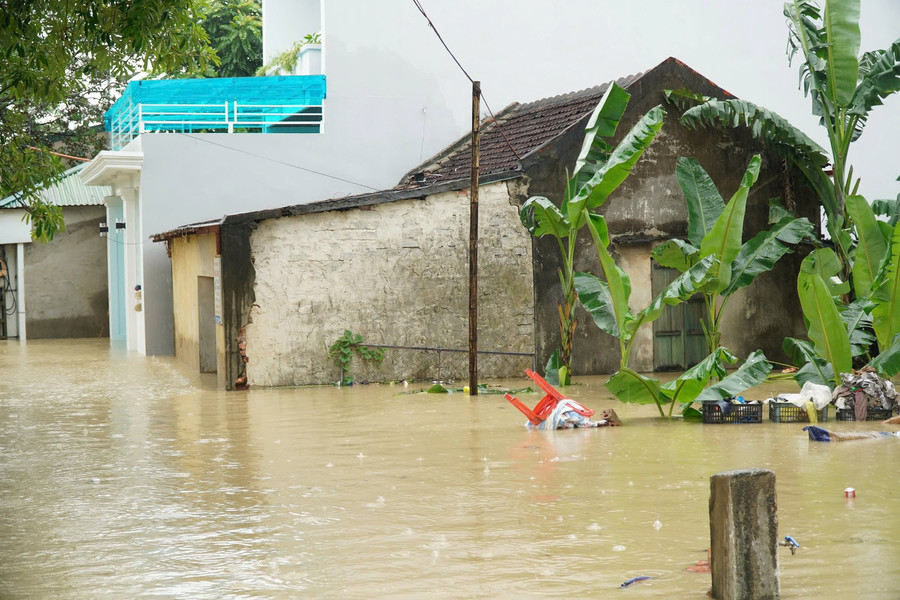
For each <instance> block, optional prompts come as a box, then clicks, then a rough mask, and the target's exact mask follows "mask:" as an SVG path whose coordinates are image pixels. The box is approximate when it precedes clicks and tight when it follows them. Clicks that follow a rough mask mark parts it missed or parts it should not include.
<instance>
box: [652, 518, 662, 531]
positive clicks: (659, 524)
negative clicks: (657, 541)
mask: <svg viewBox="0 0 900 600" xmlns="http://www.w3.org/2000/svg"><path fill="white" fill-rule="evenodd" d="M653 529H655V530H657V531H659V530H660V529H662V521H660V520H659V519H657V520H655V521H653Z"/></svg>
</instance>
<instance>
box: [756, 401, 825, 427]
mask: <svg viewBox="0 0 900 600" xmlns="http://www.w3.org/2000/svg"><path fill="white" fill-rule="evenodd" d="M818 418H819V421H820V422H821V421H827V420H828V407H827V406H826V407H825V408H823V409H821V410H820V411H819V417H818ZM769 420H770V421H772V422H774V423H809V413H807V412H806V409H805V408H803V407H801V406H797V405H796V404H791V403H790V402H769Z"/></svg>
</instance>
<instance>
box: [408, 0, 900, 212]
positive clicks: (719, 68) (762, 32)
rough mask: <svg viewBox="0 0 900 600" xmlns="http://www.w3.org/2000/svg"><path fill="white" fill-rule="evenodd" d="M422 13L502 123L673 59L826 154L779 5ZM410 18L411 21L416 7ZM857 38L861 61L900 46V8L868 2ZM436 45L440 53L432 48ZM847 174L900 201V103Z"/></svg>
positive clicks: (640, 3)
mask: <svg viewBox="0 0 900 600" xmlns="http://www.w3.org/2000/svg"><path fill="white" fill-rule="evenodd" d="M421 3H422V5H423V6H424V7H425V10H426V11H427V12H428V14H429V16H430V17H431V19H432V21H433V22H434V24H435V25H436V26H437V28H438V30H439V31H440V32H441V35H442V36H443V37H444V40H445V41H446V42H447V44H448V45H449V46H450V49H451V50H452V51H453V52H454V54H455V55H456V56H457V58H458V59H459V60H460V62H461V63H462V64H463V66H464V67H465V68H466V70H467V71H468V72H469V74H470V75H471V76H472V77H473V78H474V79H476V80H480V81H481V85H482V90H483V93H484V97H485V99H486V100H487V102H488V103H489V104H490V106H491V108H492V109H493V110H494V111H495V112H496V111H498V110H500V109H502V108H503V107H504V106H506V105H507V104H509V103H510V102H513V101H519V102H527V101H531V100H535V99H538V98H543V97H547V96H554V95H557V94H562V93H566V92H571V91H575V90H579V89H584V88H587V87H591V86H594V85H598V84H600V83H604V82H606V81H608V80H610V79H614V78H618V77H622V76H624V75H628V74H631V73H635V72H640V71H644V70H646V69H649V68H651V67H653V66H656V65H657V64H659V63H660V62H662V61H663V60H665V59H666V58H667V57H669V56H674V57H676V58H678V59H680V60H681V61H683V62H685V63H686V64H687V65H688V66H690V67H691V68H693V69H694V70H696V71H698V72H699V73H700V74H701V75H704V76H706V77H708V78H709V79H711V80H712V81H713V82H714V83H716V84H717V85H719V86H720V87H722V88H724V89H726V90H728V91H729V92H731V93H732V94H735V95H736V96H738V97H740V98H743V99H746V100H749V101H751V102H754V103H756V104H758V105H761V106H764V107H766V108H768V109H770V110H773V111H775V112H776V113H778V114H780V115H781V116H783V117H785V118H787V119H788V120H789V121H790V122H791V123H793V124H794V125H795V126H797V127H799V128H800V129H802V130H803V131H804V132H806V133H807V134H808V135H809V136H810V137H812V138H813V139H815V140H816V141H817V142H819V143H820V144H821V145H823V146H824V147H826V148H827V138H826V137H825V135H824V131H823V130H822V128H821V127H820V126H819V125H818V122H817V119H815V118H814V117H812V115H811V114H810V102H809V99H808V98H806V97H804V96H803V93H802V91H801V90H800V89H799V88H798V83H799V70H798V68H797V65H798V62H797V60H796V59H795V61H794V64H793V66H788V62H787V55H786V53H785V52H786V49H787V31H788V30H787V25H786V21H785V18H784V15H783V14H782V6H783V2H782V1H781V0H452V1H451V0H421ZM409 6H410V10H413V11H415V7H414V5H413V3H412V1H411V0H410V2H409ZM417 14H418V13H417ZM419 17H420V24H421V26H422V27H426V28H427V23H426V22H425V19H424V18H422V17H421V16H420V15H419ZM860 27H861V31H862V45H861V52H862V51H868V50H874V49H879V48H886V47H887V46H888V45H889V44H890V43H891V42H893V41H894V40H896V39H898V38H900V0H862V10H861V25H860ZM434 43H435V44H439V42H438V40H437V38H436V37H434ZM447 61H452V59H451V58H450V57H449V56H447ZM454 67H455V66H454ZM458 83H459V86H460V94H466V93H467V90H470V87H471V86H470V84H469V83H468V81H467V80H465V79H464V77H463V75H462V74H461V73H460V74H459V82H458ZM453 85H454V87H455V85H456V82H454V83H453ZM469 93H470V92H469ZM851 162H852V164H853V165H854V174H855V175H856V176H860V177H861V178H862V183H861V185H860V192H861V193H862V194H863V195H865V196H866V197H867V198H868V199H869V200H870V201H871V200H875V199H878V198H894V197H896V196H897V194H898V193H900V182H898V181H896V179H897V177H898V175H900V93H896V94H894V95H893V96H891V97H890V98H889V99H888V101H887V102H886V103H885V105H883V106H879V107H876V108H875V109H874V110H873V111H872V113H871V117H870V119H869V122H868V124H867V126H866V129H865V131H864V132H863V135H862V137H861V138H860V139H859V140H858V141H857V142H855V143H854V144H853V146H852V147H851Z"/></svg>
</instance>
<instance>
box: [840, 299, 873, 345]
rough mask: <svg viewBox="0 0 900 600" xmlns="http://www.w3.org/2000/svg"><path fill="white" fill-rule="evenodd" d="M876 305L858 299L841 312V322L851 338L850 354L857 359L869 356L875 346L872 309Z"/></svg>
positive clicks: (866, 300) (867, 300) (868, 300)
mask: <svg viewBox="0 0 900 600" xmlns="http://www.w3.org/2000/svg"><path fill="white" fill-rule="evenodd" d="M874 307H875V303H874V302H872V301H871V300H870V299H868V298H857V299H856V300H854V301H853V302H851V303H850V304H849V305H848V306H847V307H846V308H844V310H843V311H841V320H842V321H843V322H844V326H845V327H846V328H847V333H848V334H849V336H850V354H851V355H852V356H853V357H854V358H855V357H857V356H863V355H865V354H868V352H869V350H870V349H871V348H872V346H874V345H875V342H876V341H877V340H876V337H875V334H874V333H872V314H871V313H872V309H873V308H874Z"/></svg>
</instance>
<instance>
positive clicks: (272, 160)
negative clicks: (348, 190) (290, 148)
mask: <svg viewBox="0 0 900 600" xmlns="http://www.w3.org/2000/svg"><path fill="white" fill-rule="evenodd" d="M177 135H183V136H184V137H188V138H191V139H192V140H197V141H198V142H204V143H207V144H212V145H213V146H219V147H220V148H225V149H226V150H232V151H233V152H238V153H240V154H246V155H248V156H252V157H254V158H261V159H262V160H266V161H269V162H272V163H276V164H279V165H284V166H286V167H291V168H294V169H299V170H301V171H306V172H307V173H313V174H315V175H320V176H322V177H328V178H329V179H335V180H337V181H343V182H344V183H349V184H351V185H356V186H359V187H362V188H366V189H368V190H372V191H373V192H380V191H381V188H376V187H372V186H371V185H366V184H364V183H359V182H358V181H351V180H350V179H345V178H343V177H338V176H337V175H330V174H328V173H323V172H322V171H316V170H315V169H308V168H306V167H301V166H300V165H295V164H292V163H288V162H284V161H281V160H275V159H274V158H269V157H268V156H263V155H262V154H255V153H253V152H247V151H246V150H241V149H240V148H233V147H232V146H226V145H225V144H217V143H216V142H213V141H211V140H206V139H203V138H199V137H196V136H193V135H189V134H187V133H179V134H177Z"/></svg>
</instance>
